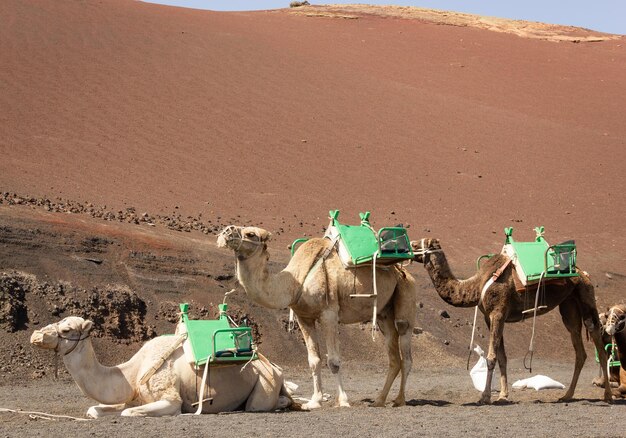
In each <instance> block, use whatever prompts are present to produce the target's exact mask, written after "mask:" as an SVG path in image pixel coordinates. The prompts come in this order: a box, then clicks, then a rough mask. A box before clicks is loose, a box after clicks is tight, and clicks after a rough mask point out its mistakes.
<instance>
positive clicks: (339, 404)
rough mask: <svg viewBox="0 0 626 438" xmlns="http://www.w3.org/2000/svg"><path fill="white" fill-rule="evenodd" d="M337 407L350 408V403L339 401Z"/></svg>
mask: <svg viewBox="0 0 626 438" xmlns="http://www.w3.org/2000/svg"><path fill="white" fill-rule="evenodd" d="M335 407H336V408H349V407H350V403H348V402H347V401H346V400H342V401H337V403H335Z"/></svg>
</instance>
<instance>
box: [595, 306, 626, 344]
mask: <svg viewBox="0 0 626 438" xmlns="http://www.w3.org/2000/svg"><path fill="white" fill-rule="evenodd" d="M600 321H601V322H602V326H603V327H604V331H605V332H606V333H607V334H608V335H609V336H614V335H615V334H616V333H619V332H621V331H622V330H624V327H626V305H623V304H621V305H620V304H618V305H615V306H613V307H611V308H610V309H609V310H608V311H607V312H606V313H604V314H601V315H600Z"/></svg>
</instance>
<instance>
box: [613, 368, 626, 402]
mask: <svg viewBox="0 0 626 438" xmlns="http://www.w3.org/2000/svg"><path fill="white" fill-rule="evenodd" d="M618 384H619V387H618V388H617V389H616V390H615V391H613V394H614V395H616V396H618V397H626V370H624V367H620V369H619V379H618Z"/></svg>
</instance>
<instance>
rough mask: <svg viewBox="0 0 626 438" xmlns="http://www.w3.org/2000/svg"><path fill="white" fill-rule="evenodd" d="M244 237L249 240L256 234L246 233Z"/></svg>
mask: <svg viewBox="0 0 626 438" xmlns="http://www.w3.org/2000/svg"><path fill="white" fill-rule="evenodd" d="M246 237H247V238H249V239H252V238H253V237H256V234H254V233H253V232H249V233H246Z"/></svg>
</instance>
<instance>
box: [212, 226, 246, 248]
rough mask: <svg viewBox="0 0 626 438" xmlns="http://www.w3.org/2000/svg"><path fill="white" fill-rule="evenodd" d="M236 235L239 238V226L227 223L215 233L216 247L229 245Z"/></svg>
mask: <svg viewBox="0 0 626 438" xmlns="http://www.w3.org/2000/svg"><path fill="white" fill-rule="evenodd" d="M237 237H238V238H239V239H240V240H241V230H240V228H239V227H236V226H235V225H229V226H227V227H226V228H224V229H223V230H222V231H221V232H220V234H218V235H217V247H218V248H227V247H228V246H229V245H228V244H229V243H231V242H233V241H234V240H235V238H237Z"/></svg>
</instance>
